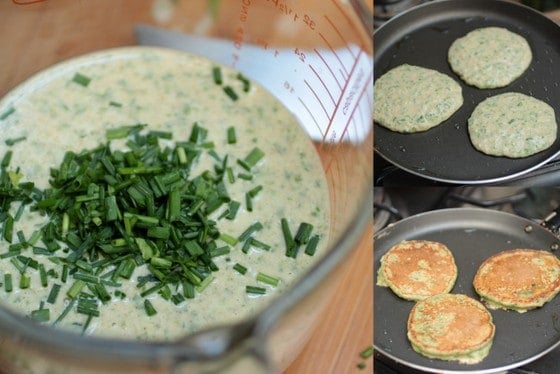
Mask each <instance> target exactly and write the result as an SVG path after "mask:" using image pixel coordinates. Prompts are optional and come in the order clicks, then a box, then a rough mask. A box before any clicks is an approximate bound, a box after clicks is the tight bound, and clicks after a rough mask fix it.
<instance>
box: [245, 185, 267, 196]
mask: <svg viewBox="0 0 560 374" xmlns="http://www.w3.org/2000/svg"><path fill="white" fill-rule="evenodd" d="M262 189H263V186H261V185H258V186H257V187H254V188H252V189H250V190H249V192H247V193H248V194H249V196H250V197H255V196H257V195H258V193H259V192H260V191H261V190H262Z"/></svg>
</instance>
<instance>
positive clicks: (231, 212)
mask: <svg viewBox="0 0 560 374" xmlns="http://www.w3.org/2000/svg"><path fill="white" fill-rule="evenodd" d="M240 207H241V203H239V201H235V200H232V201H230V202H229V209H228V212H227V214H226V218H227V219H229V220H233V219H235V217H236V216H237V212H238V211H239V208H240Z"/></svg>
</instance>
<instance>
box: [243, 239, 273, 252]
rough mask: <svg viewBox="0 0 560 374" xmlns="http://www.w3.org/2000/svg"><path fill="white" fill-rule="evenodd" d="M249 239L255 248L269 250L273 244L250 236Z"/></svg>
mask: <svg viewBox="0 0 560 374" xmlns="http://www.w3.org/2000/svg"><path fill="white" fill-rule="evenodd" d="M247 241H248V242H249V244H250V245H251V246H253V247H255V248H259V249H262V250H265V251H269V250H270V248H271V246H270V245H269V244H266V243H263V242H261V241H260V240H258V239H255V238H249V239H247Z"/></svg>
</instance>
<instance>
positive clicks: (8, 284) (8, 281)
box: [4, 273, 14, 292]
mask: <svg viewBox="0 0 560 374" xmlns="http://www.w3.org/2000/svg"><path fill="white" fill-rule="evenodd" d="M4 289H5V290H6V292H12V290H13V289H14V287H13V284H12V274H10V273H6V274H4Z"/></svg>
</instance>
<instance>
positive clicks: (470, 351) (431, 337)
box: [407, 294, 496, 364]
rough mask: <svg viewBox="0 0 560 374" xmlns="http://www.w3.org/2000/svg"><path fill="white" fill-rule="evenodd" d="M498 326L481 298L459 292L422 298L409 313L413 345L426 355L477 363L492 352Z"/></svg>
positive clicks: (409, 327) (409, 333) (409, 326)
mask: <svg viewBox="0 0 560 374" xmlns="http://www.w3.org/2000/svg"><path fill="white" fill-rule="evenodd" d="M495 331H496V327H495V326H494V323H493V322H492V315H491V314H490V313H489V312H488V310H487V309H486V308H485V307H484V305H482V304H481V303H480V302H478V301H476V300H474V299H472V298H470V297H468V296H466V295H460V294H440V295H435V296H432V297H430V298H428V299H426V300H423V301H419V302H417V303H416V305H414V307H413V308H412V310H411V312H410V315H409V317H408V332H407V336H408V339H409V341H410V343H411V344H412V348H413V349H414V350H415V351H416V352H418V353H420V354H422V355H424V356H427V357H430V358H437V359H441V360H449V361H459V362H461V363H464V364H476V363H478V362H480V361H482V360H483V359H484V358H485V357H486V356H487V355H488V353H489V352H490V348H491V346H492V342H493V339H494V334H495Z"/></svg>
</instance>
